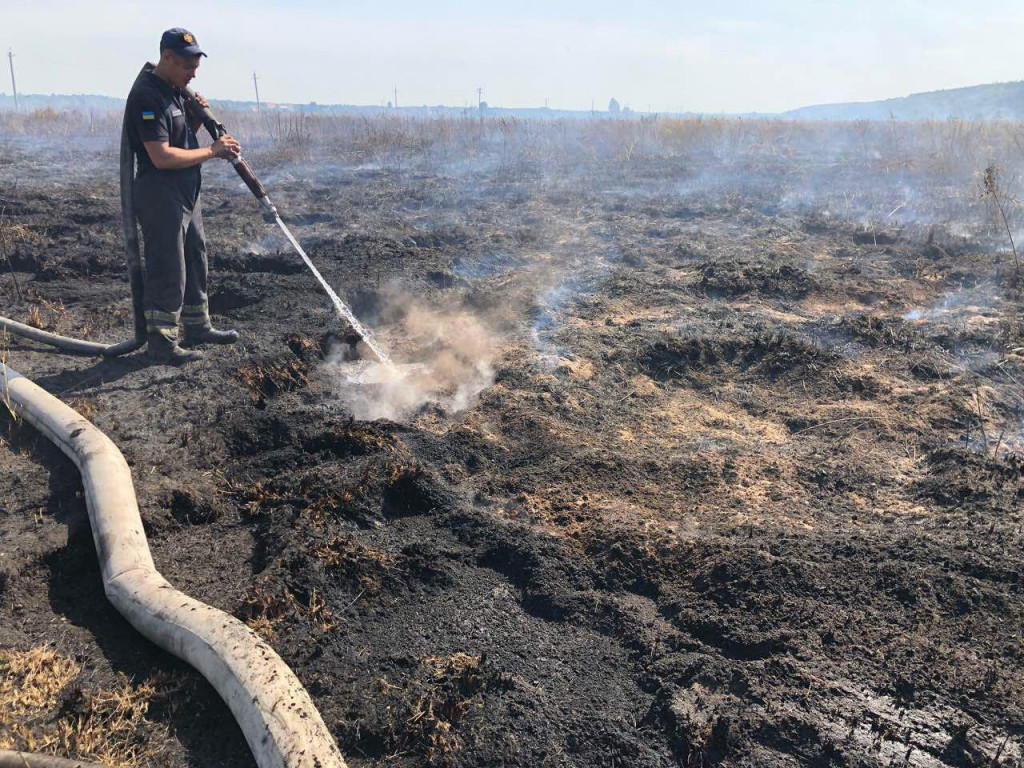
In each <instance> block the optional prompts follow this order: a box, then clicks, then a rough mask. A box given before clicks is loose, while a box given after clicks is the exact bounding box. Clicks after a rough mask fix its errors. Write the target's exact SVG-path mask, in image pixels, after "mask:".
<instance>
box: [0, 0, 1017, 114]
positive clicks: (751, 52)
mask: <svg viewBox="0 0 1024 768" xmlns="http://www.w3.org/2000/svg"><path fill="white" fill-rule="evenodd" d="M10 5H11V7H7V8H4V9H3V10H4V18H5V24H4V28H3V30H2V31H0V47H2V48H0V50H2V53H3V54H4V55H6V52H7V50H8V48H12V49H13V51H14V54H15V59H14V64H15V73H16V75H17V84H18V91H19V92H20V93H26V94H27V93H39V94H47V93H90V94H100V95H108V96H114V97H121V96H123V95H124V94H126V93H127V90H128V88H129V86H130V85H131V81H132V79H133V77H134V75H135V72H136V71H137V70H138V68H139V66H141V64H142V63H143V62H144V61H146V60H153V59H154V58H155V57H156V55H157V53H158V52H157V43H158V40H159V35H160V32H161V31H162V30H164V29H166V28H168V27H171V26H185V27H188V28H189V29H191V30H192V31H193V32H194V33H195V34H196V36H197V38H198V39H199V42H200V44H201V45H202V46H203V48H204V49H205V50H206V51H207V53H209V54H210V57H209V58H208V59H204V60H203V64H202V66H201V68H200V71H199V76H198V77H197V79H196V81H195V82H194V86H195V87H196V89H197V90H199V91H201V92H203V93H206V94H208V95H210V96H211V97H212V98H217V99H235V100H243V101H252V100H253V99H254V93H253V87H252V73H253V71H256V72H257V73H258V75H259V84H260V96H261V98H262V99H263V100H265V101H268V102H287V103H308V102H311V101H316V102H318V103H324V104H371V105H372V104H384V103H386V102H387V101H389V100H392V99H393V98H394V97H393V89H394V87H395V86H397V88H398V104H399V105H400V106H414V105H421V104H445V105H449V106H455V107H458V106H463V105H472V104H475V103H476V89H477V87H478V86H479V87H482V88H483V98H484V100H485V101H488V102H489V103H491V104H494V105H496V106H502V107H510V108H525V107H540V106H543V105H544V104H545V101H547V104H548V106H550V107H551V108H552V109H572V110H587V109H590V108H591V105H592V104H593V106H594V108H596V109H599V110H603V109H605V108H607V105H608V100H609V99H610V98H612V97H614V98H616V99H617V100H618V101H619V102H620V103H621V104H622V106H623V107H626V106H629V107H632V108H633V109H635V110H637V111H647V110H648V109H650V110H653V111H663V112H683V111H693V112H781V111H785V110H788V109H794V108H797V107H801V106H808V105H812V104H823V103H834V102H851V101H873V100H878V99H887V98H894V97H899V96H905V95H907V94H910V93H915V92H921V91H933V90H945V89H950V88H958V87H964V86H969V85H977V84H982V83H991V82H1005V81H1012V80H1019V79H1021V71H1020V69H1019V65H1018V64H1017V63H1016V62H1015V61H1014V51H1015V42H1016V39H1019V37H1020V36H1021V34H1022V33H1024V10H1022V9H1021V8H1020V7H1018V6H1011V5H1010V4H1009V3H1008V2H1004V1H1002V0H996V2H993V3H990V4H988V5H987V6H985V7H983V8H980V9H974V8H971V9H970V10H968V6H967V5H966V3H957V2H937V3H932V4H927V5H926V4H924V3H922V2H918V0H898V1H897V2H893V3H882V2H880V0H868V1H867V2H861V3H856V4H854V3H832V4H828V5H827V6H825V5H824V4H820V3H812V2H808V1H807V0H799V1H798V2H786V3H784V4H782V5H779V6H777V7H773V8H771V9H763V8H761V7H759V4H757V3H754V2H751V1H750V0H741V2H738V3H736V4H734V6H733V7H731V8H730V9H728V10H722V9H718V8H714V7H709V6H705V5H696V4H670V3H667V2H663V1H662V0H659V1H658V2H649V3H643V4H640V5H637V6H632V7H629V8H623V7H619V6H618V5H617V4H613V3H611V2H607V0H597V1H596V2H589V3H583V2H578V1H577V0H572V1H571V2H561V3H540V2H536V0H526V2H522V3H519V4H517V5H516V7H514V8H501V9H493V8H481V7H476V6H473V5H471V4H468V3H464V2H459V1H458V0H448V1H447V2H440V3H435V4H432V5H431V7H430V8H425V7H421V6H419V5H416V4H412V3H410V2H408V1H407V0H401V1H400V2H398V3H394V4H391V5H389V6H388V7H386V8H373V9H370V8H366V7H350V8H345V7H340V8H339V7H335V6H334V5H331V4H328V3H326V2H322V1H321V0H309V1H307V2H301V3H295V4H294V5H290V6H288V7H285V8H278V7H275V6H274V4H272V3H269V2H262V1H260V0H254V1H253V2H247V3H239V2H234V1H232V2H228V3H221V4H219V5H217V6H215V7H211V6H208V5H204V4H200V3H196V2H182V3H179V4H177V6H176V10H173V11H167V10H163V9H157V10H155V11H154V9H152V8H151V7H147V6H143V5H141V4H138V3H133V2H127V1H126V0H117V1H116V2H112V3H108V4H105V5H103V6H99V7H90V8H88V9H87V10H83V9H82V7H81V6H79V5H78V4H75V3H71V2H69V1H68V0H50V1H48V2H45V1H44V2H40V3H36V4H34V5H32V6H30V7H25V6H21V5H18V6H14V5H13V4H10ZM44 29H45V35H44V34H40V30H44ZM5 69H6V67H5ZM0 83H3V85H2V86H0V91H2V92H4V93H9V92H10V80H9V73H7V72H4V73H3V76H2V77H0Z"/></svg>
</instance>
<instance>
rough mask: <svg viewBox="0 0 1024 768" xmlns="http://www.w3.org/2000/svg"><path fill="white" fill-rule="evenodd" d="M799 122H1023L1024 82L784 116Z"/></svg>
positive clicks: (811, 109)
mask: <svg viewBox="0 0 1024 768" xmlns="http://www.w3.org/2000/svg"><path fill="white" fill-rule="evenodd" d="M780 117H787V118H794V119H797V120H889V119H893V118H895V119H896V120H927V119H932V120H945V119H947V118H950V117H960V118H964V119H966V120H1022V119H1024V81H1020V80H1018V81H1015V82H1011V83H992V84H990V85H972V86H969V87H967V88H951V89H949V90H946V91H928V92H926V93H912V94H910V95H909V96H903V97H901V98H898V99H885V100H883V101H862V102H848V103H845V104H819V105H816V106H812V107H800V108H799V109H793V110H790V111H789V112H783V113H782V114H781V115H780Z"/></svg>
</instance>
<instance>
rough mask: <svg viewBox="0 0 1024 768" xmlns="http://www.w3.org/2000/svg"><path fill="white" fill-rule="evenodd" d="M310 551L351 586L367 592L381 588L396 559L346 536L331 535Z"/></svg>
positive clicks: (389, 553) (389, 554)
mask: <svg viewBox="0 0 1024 768" xmlns="http://www.w3.org/2000/svg"><path fill="white" fill-rule="evenodd" d="M312 552H313V556H314V557H315V558H317V559H318V560H320V561H321V562H322V563H323V564H324V567H325V568H327V570H328V571H331V572H333V573H336V574H338V575H340V576H341V578H342V579H343V580H344V581H346V582H348V583H349V585H350V586H351V587H352V588H357V589H361V590H364V591H369V592H371V593H375V592H379V591H380V590H381V588H382V587H383V586H384V582H385V580H386V579H387V577H388V575H389V574H390V573H391V572H392V571H393V570H394V568H395V566H396V563H397V561H398V558H397V557H396V556H395V555H394V554H392V553H391V552H386V551H384V550H380V549H374V548H373V547H367V546H365V545H363V544H361V543H359V542H358V541H356V539H355V538H354V537H353V536H349V535H341V536H332V537H330V538H329V539H327V540H325V541H322V542H319V543H318V544H316V545H315V546H314V547H313V550H312Z"/></svg>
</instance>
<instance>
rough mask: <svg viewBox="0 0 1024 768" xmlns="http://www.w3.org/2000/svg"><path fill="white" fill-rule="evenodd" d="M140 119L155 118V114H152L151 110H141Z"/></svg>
mask: <svg viewBox="0 0 1024 768" xmlns="http://www.w3.org/2000/svg"><path fill="white" fill-rule="evenodd" d="M142 119H143V120H156V115H154V114H153V113H152V112H143V113H142Z"/></svg>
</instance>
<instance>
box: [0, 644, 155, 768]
mask: <svg viewBox="0 0 1024 768" xmlns="http://www.w3.org/2000/svg"><path fill="white" fill-rule="evenodd" d="M80 672H81V668H80V667H79V665H78V664H76V663H75V662H74V661H72V660H70V659H67V658H65V657H63V656H61V655H59V654H57V653H55V652H54V651H52V650H51V649H49V648H46V647H42V646H41V647H36V648H32V649H29V650H27V651H13V650H2V651H0V749H18V750H25V751H29V752H40V753H43V754H50V755H57V756H61V757H70V758H74V759H80V760H93V761H97V762H100V763H102V764H104V765H108V766H111V768H114V767H115V766H116V768H140V767H141V766H147V765H150V764H151V763H152V761H153V759H154V758H156V757H157V756H158V755H160V754H162V753H163V752H165V751H166V747H167V741H168V739H169V737H170V733H169V730H168V728H167V727H166V726H165V725H162V724H157V723H154V722H152V721H150V720H148V719H147V718H146V715H147V713H148V711H149V706H150V703H151V702H152V701H153V700H154V699H156V698H164V697H167V696H169V695H170V694H171V693H172V692H173V686H172V685H171V682H170V679H169V678H168V677H166V676H156V677H154V678H151V679H150V680H147V681H145V682H143V683H141V684H139V685H135V684H133V683H132V682H131V681H129V680H128V679H127V678H125V677H123V676H122V677H120V678H119V679H118V681H117V683H116V685H115V686H114V687H112V688H101V689H99V690H96V691H83V690H82V689H81V688H79V687H76V686H73V685H72V684H73V683H74V681H75V680H76V679H77V678H78V676H79V674H80Z"/></svg>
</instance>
